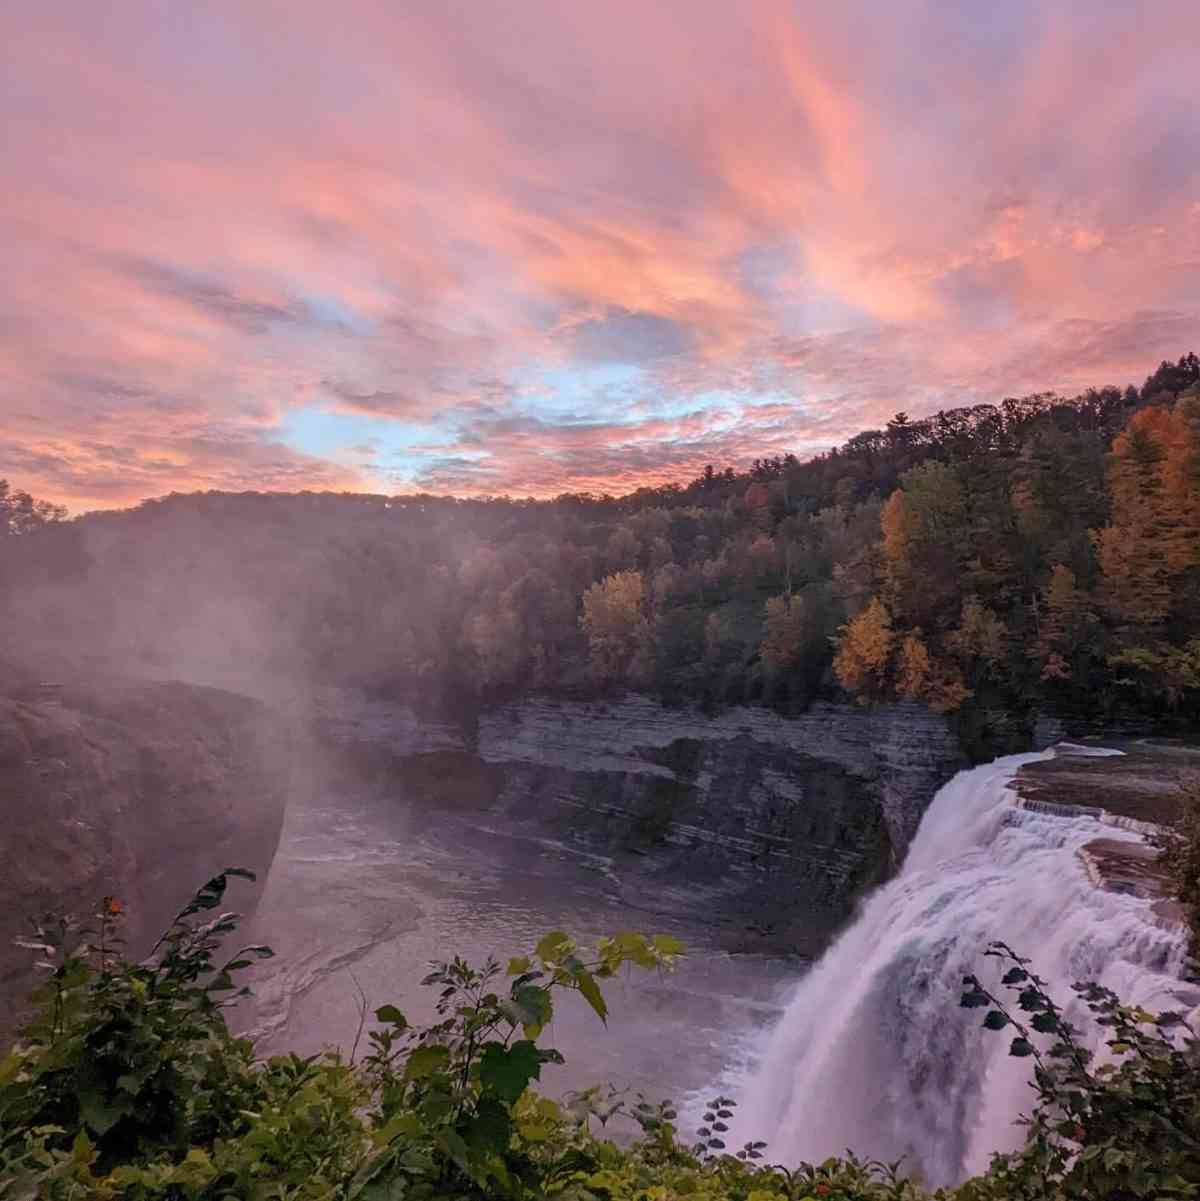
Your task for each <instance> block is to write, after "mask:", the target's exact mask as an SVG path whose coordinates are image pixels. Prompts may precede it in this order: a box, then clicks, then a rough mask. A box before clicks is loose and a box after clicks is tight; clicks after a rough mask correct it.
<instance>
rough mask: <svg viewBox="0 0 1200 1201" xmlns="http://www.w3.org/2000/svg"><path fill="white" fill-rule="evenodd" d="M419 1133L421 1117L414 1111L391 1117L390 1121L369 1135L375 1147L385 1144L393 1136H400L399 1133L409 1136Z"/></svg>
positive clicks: (393, 1137)
mask: <svg viewBox="0 0 1200 1201" xmlns="http://www.w3.org/2000/svg"><path fill="white" fill-rule="evenodd" d="M420 1133H421V1119H420V1118H419V1117H417V1115H416V1114H415V1113H402V1114H398V1115H397V1116H396V1117H394V1118H392V1119H391V1121H389V1122H387V1123H385V1124H384V1125H383V1126H380V1128H379V1129H378V1130H376V1131H375V1132H374V1133H373V1134H372V1135H371V1140H372V1142H374V1144H375V1145H376V1146H377V1147H383V1146H386V1145H387V1144H388V1143H390V1142H391V1141H392V1140H393V1139H395V1138H400V1137H401V1135H403V1136H405V1137H407V1138H411V1137H412V1136H413V1135H417V1134H420Z"/></svg>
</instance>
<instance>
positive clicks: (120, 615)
mask: <svg viewBox="0 0 1200 1201" xmlns="http://www.w3.org/2000/svg"><path fill="white" fill-rule="evenodd" d="M1198 389H1200V360H1198V359H1197V358H1196V356H1195V355H1187V356H1184V357H1183V358H1182V359H1180V360H1179V362H1178V363H1176V364H1170V363H1164V364H1163V365H1162V366H1161V367H1160V368H1159V370H1158V371H1156V372H1155V373H1154V374H1153V375H1152V376H1151V377H1150V378H1149V379H1147V381H1146V382H1145V384H1144V385H1143V386H1142V387H1141V388H1140V389H1135V388H1132V387H1130V388H1126V389H1124V390H1120V389H1116V388H1106V389H1103V390H1100V391H1091V392H1087V393H1085V394H1083V395H1080V396H1077V397H1074V398H1062V397H1058V396H1054V395H1049V394H1042V395H1036V396H1031V397H1026V398H1024V399H1019V400H1016V399H1012V400H1005V401H1004V402H1002V403H1000V404H997V405H980V406H975V407H972V408H969V409H950V410H946V411H943V412H939V413H938V414H936V415H935V416H933V417H929V418H926V419H923V420H910V419H909V418H907V417H906V416H905V415H904V414H898V415H897V416H896V417H895V418H894V419H893V420H892V421H891V422H889V423H888V425H887V427H886V428H885V429H882V430H870V431H866V432H864V433H862V434H859V435H857V436H856V437H854V438H852V439H851V440H850V441H849V442H847V443H846V444H845V445H844V446H843V447H841V448H839V449H837V450H835V451H832V452H830V453H829V454H826V455H822V456H820V457H818V458H816V459H813V460H811V461H808V462H799V461H798V460H796V459H795V458H793V457H791V456H786V457H783V458H776V459H770V460H765V461H760V462H757V463H755V464H754V466H753V467H752V468H751V470H750V471H748V472H743V473H737V472H734V471H733V470H732V469H728V470H724V471H718V470H716V469H712V468H710V469H708V470H707V471H706V472H705V473H704V474H703V475H702V476H701V477H700V478H698V479H696V480H694V481H693V482H692V483H690V484H688V485H687V486H678V487H676V486H672V487H665V488H658V489H647V490H642V491H639V492H637V493H634V494H632V495H628V496H623V497H609V496H594V495H564V496H561V497H559V498H558V499H556V500H554V501H548V502H534V501H519V500H512V499H508V498H498V499H492V500H482V501H479V500H470V501H460V500H455V499H453V498H446V497H433V496H398V497H385V496H372V495H358V494H327V493H323V494H316V493H300V494H274V493H242V494H225V493H205V494H194V495H171V496H168V497H166V498H164V499H162V500H157V501H150V502H146V503H144V504H142V505H141V506H139V507H138V508H136V509H133V510H129V511H124V512H106V513H95V514H90V515H88V516H85V517H82V518H80V519H77V520H75V521H72V522H64V521H62V520H61V519H60V518H59V515H57V514H54V513H52V512H51V513H47V514H44V515H43V516H44V520H42V521H41V522H40V523H39V522H37V521H33V520H32V519H30V520H27V521H26V523H25V525H24V526H22V527H21V528H17V527H16V524H15V522H14V523H12V525H13V533H15V534H16V535H17V536H15V537H14V536H9V537H6V538H4V539H3V542H2V543H0V549H2V550H3V554H4V556H5V559H4V568H5V569H4V570H0V603H2V604H3V605H4V606H5V608H6V610H7V614H8V617H7V621H8V628H9V630H10V631H14V632H16V631H19V632H20V639H19V641H20V643H21V645H22V647H23V648H24V651H25V653H26V656H27V657H28V658H31V659H33V660H35V661H45V660H46V659H47V658H49V659H51V660H58V661H69V660H70V658H71V656H73V655H77V654H79V653H83V652H84V651H85V650H86V653H87V654H89V655H91V656H93V657H94V658H96V659H98V660H100V661H104V662H108V663H110V664H111V663H117V664H120V665H121V666H122V667H123V668H128V669H131V670H135V671H139V672H144V673H147V674H151V675H160V676H168V677H183V678H190V679H195V680H201V681H204V682H211V683H224V684H229V685H231V686H236V687H238V688H239V689H242V690H247V691H252V692H254V691H258V692H262V691H264V690H266V689H275V690H277V689H279V688H280V687H283V688H285V689H287V690H291V689H293V688H294V687H295V686H298V685H299V684H300V683H303V682H309V681H319V682H326V683H339V684H350V685H355V686H364V687H367V688H370V689H375V690H379V691H382V692H385V693H387V694H389V695H393V696H396V697H403V698H405V699H409V700H412V701H415V702H417V703H419V704H427V705H431V706H435V707H440V708H449V709H451V710H452V711H453V712H455V713H456V714H458V715H459V716H465V717H466V718H468V719H469V717H470V714H471V713H472V712H473V711H476V710H478V708H479V707H481V706H487V705H490V704H492V703H495V702H497V701H503V700H511V699H514V698H517V697H520V696H521V695H524V694H527V693H529V692H539V693H545V694H557V695H561V696H570V697H598V696H600V697H602V696H604V695H607V694H610V693H613V692H618V691H621V690H625V689H634V690H638V691H644V692H648V693H651V694H656V695H657V696H658V697H660V698H661V699H663V700H665V701H667V702H668V703H671V702H673V701H675V700H677V699H680V698H688V699H691V700H696V701H699V702H701V703H703V704H706V705H712V706H719V705H725V704H737V703H762V704H767V705H771V706H775V707H777V708H779V709H781V710H783V711H785V712H795V711H798V710H801V709H803V708H805V707H806V706H808V705H809V704H810V703H811V702H812V701H813V700H814V699H818V698H822V699H838V698H841V699H844V698H845V697H846V695H847V694H850V695H853V696H856V697H858V698H859V699H861V700H864V701H872V700H876V699H894V698H915V699H918V700H921V701H923V702H924V703H926V704H928V705H930V706H932V707H933V708H935V709H939V710H941V711H946V712H953V713H956V714H957V715H958V717H957V719H958V721H959V723H960V726H961V728H962V730H963V733H964V736H965V738H966V741H967V742H968V743H970V744H972V745H975V744H978V749H979V751H980V753H984V752H986V751H987V750H988V749H989V747H990V746H991V744H990V743H989V742H988V741H987V737H986V736H987V735H988V734H989V731H990V736H991V738H992V742H993V743H994V744H995V745H996V746H999V745H1003V742H1004V731H1003V730H996V729H995V728H994V726H995V715H996V714H997V713H999V712H1001V711H1005V712H1008V713H1009V714H1010V715H1011V718H1010V720H1011V721H1012V722H1015V723H1016V724H1017V725H1018V726H1021V725H1022V724H1024V725H1028V724H1029V722H1030V721H1031V720H1032V715H1033V714H1034V713H1036V712H1038V711H1046V710H1049V711H1054V712H1056V713H1059V714H1063V715H1068V716H1069V715H1071V714H1087V715H1088V716H1090V717H1092V718H1116V717H1122V718H1127V719H1132V720H1134V721H1152V722H1159V723H1162V722H1164V721H1165V722H1181V721H1182V722H1186V721H1187V720H1189V719H1190V717H1191V716H1193V715H1194V713H1195V711H1196V704H1197V699H1198V697H1200V467H1198V464H1200V390H1198ZM11 507H12V506H11V500H10V508H11ZM13 511H14V512H15V509H14V510H13ZM23 512H25V513H26V517H28V514H29V507H28V506H26V507H25V510H23Z"/></svg>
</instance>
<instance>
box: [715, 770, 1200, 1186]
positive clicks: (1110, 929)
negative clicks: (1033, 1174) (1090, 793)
mask: <svg viewBox="0 0 1200 1201" xmlns="http://www.w3.org/2000/svg"><path fill="white" fill-rule="evenodd" d="M1071 753H1073V754H1075V753H1080V752H1079V749H1078V748H1071ZM1114 753H1115V752H1114ZM1050 754H1053V752H1045V753H1043V754H1027V755H1010V756H1007V757H1006V758H1003V759H998V760H996V761H995V762H994V763H990V764H987V765H985V766H982V767H977V768H974V769H972V770H970V771H964V772H960V773H959V774H958V775H957V776H956V777H955V778H954V779H953V780H951V781H950V782H949V783H948V784H947V785H946V786H945V787H944V788H942V789H941V790H940V791H939V792H938V793H937V795H936V796H935V798H934V800H933V802H932V804H931V805H930V807H929V809H928V810H927V811H926V814H925V816H924V819H923V820H922V822H921V827H920V829H919V830H918V832H917V836H916V838H915V840H914V841H913V844H912V847H911V849H910V851H909V855H908V859H907V861H906V862H905V864H904V867H903V869H902V871H901V872H900V874H899V875H898V876H897V877H896V878H895V879H894V880H892V881H891V882H890V883H888V884H887V885H885V886H884V887H883V888H881V889H879V890H878V891H877V892H876V893H875V894H873V895H872V896H871V897H870V898H869V899H868V900H867V902H866V903H865V904H864V906H863V907H862V909H861V911H860V913H859V916H858V917H857V919H856V920H855V922H854V923H853V925H852V926H850V927H849V928H848V929H847V930H846V931H845V932H844V933H843V934H842V935H841V937H840V938H839V939H838V940H837V942H836V943H835V944H834V945H833V946H832V947H831V948H830V949H829V951H828V952H826V954H825V956H824V957H823V958H822V959H821V960H820V961H819V962H818V963H817V964H816V965H814V967H813V968H812V970H811V971H810V972H809V973H808V974H807V975H806V976H805V977H804V978H803V979H802V980H801V981H800V982H799V984H798V985H797V986H796V988H795V990H794V992H793V994H792V996H791V997H790V999H789V1000H788V1002H787V1004H786V1007H785V1010H784V1014H783V1017H782V1018H781V1019H780V1021H779V1023H778V1024H777V1025H776V1027H775V1028H774V1029H773V1030H772V1031H770V1032H769V1033H768V1034H767V1035H765V1036H764V1039H763V1041H762V1043H761V1045H760V1046H759V1047H758V1048H756V1050H755V1054H754V1055H753V1056H752V1058H753V1060H754V1063H755V1066H754V1068H753V1069H752V1070H751V1072H750V1074H749V1076H748V1078H747V1080H746V1081H745V1084H744V1086H743V1087H742V1088H741V1089H738V1090H737V1092H738V1093H739V1094H740V1095H739V1110H738V1118H737V1122H736V1129H735V1131H734V1134H735V1136H738V1137H737V1141H736V1142H731V1144H730V1145H737V1144H738V1143H740V1142H741V1141H743V1137H744V1138H746V1139H748V1138H762V1139H765V1140H766V1141H767V1143H768V1147H769V1155H770V1157H771V1158H773V1159H775V1160H778V1161H782V1162H785V1163H794V1162H796V1161H799V1160H808V1161H820V1160H822V1159H824V1158H826V1157H828V1156H830V1155H836V1154H840V1153H844V1152H845V1151H846V1150H847V1149H848V1148H849V1149H852V1150H854V1151H855V1152H856V1153H858V1154H860V1155H867V1156H870V1157H871V1158H876V1159H883V1160H894V1159H898V1158H900V1157H901V1156H904V1157H905V1164H906V1166H907V1168H908V1169H909V1170H910V1171H912V1170H918V1171H920V1172H921V1173H922V1174H923V1176H924V1178H925V1179H926V1181H927V1182H929V1183H930V1184H934V1185H939V1184H949V1183H954V1182H957V1181H958V1180H960V1179H961V1178H963V1177H964V1176H966V1175H969V1174H971V1173H974V1172H978V1171H982V1170H983V1169H985V1168H986V1166H987V1163H988V1160H989V1158H990V1156H991V1153H992V1152H993V1151H997V1150H1011V1149H1015V1148H1016V1147H1017V1146H1019V1145H1020V1142H1021V1128H1020V1127H1019V1126H1017V1125H1016V1124H1015V1123H1016V1120H1017V1118H1018V1117H1019V1116H1020V1115H1021V1113H1023V1112H1026V1111H1028V1110H1029V1108H1031V1106H1032V1103H1033V1101H1034V1092H1033V1089H1032V1087H1031V1086H1030V1084H1029V1078H1030V1075H1031V1071H1030V1067H1029V1061H1028V1060H1024V1059H1012V1058H1010V1057H1009V1056H1008V1053H1007V1052H1008V1043H1009V1039H1007V1038H1005V1037H1004V1036H1003V1035H995V1034H992V1033H990V1032H987V1031H984V1030H982V1029H980V1027H979V1020H978V1015H977V1014H975V1013H974V1012H972V1011H966V1010H961V1009H959V1008H958V998H959V996H960V994H961V992H962V987H961V986H962V977H963V976H964V975H966V974H968V973H971V972H975V973H977V974H978V975H979V976H980V979H981V980H983V981H985V983H990V977H989V974H988V973H989V971H990V970H991V964H992V961H990V960H985V959H984V958H983V957H982V951H983V948H984V947H985V945H986V944H987V943H988V942H990V941H992V940H994V939H1003V940H1004V941H1006V942H1008V943H1009V944H1010V945H1011V946H1013V947H1014V948H1015V949H1016V950H1017V951H1018V953H1020V954H1022V955H1026V956H1029V957H1031V958H1032V959H1033V960H1034V963H1033V967H1034V970H1035V971H1037V973H1038V974H1039V975H1041V976H1043V977H1044V978H1046V979H1047V980H1048V981H1049V983H1050V985H1051V991H1052V992H1053V993H1054V994H1055V996H1056V998H1057V999H1058V1000H1059V1001H1060V1003H1064V1004H1065V1003H1066V1002H1067V1001H1068V1000H1069V999H1071V998H1072V995H1073V994H1072V993H1071V991H1070V985H1071V983H1072V982H1074V981H1077V980H1096V981H1099V982H1101V983H1103V984H1105V985H1107V986H1109V987H1111V988H1113V989H1115V990H1116V991H1117V992H1118V993H1119V994H1120V995H1121V996H1122V997H1123V998H1124V999H1126V1000H1129V1001H1136V1002H1138V1003H1140V1004H1143V1005H1145V1006H1147V1007H1148V1008H1150V1009H1152V1010H1156V1009H1168V1008H1178V1007H1179V1006H1180V1000H1179V998H1180V996H1181V995H1182V993H1181V985H1180V982H1179V979H1178V972H1179V970H1180V968H1181V967H1182V963H1183V958H1184V953H1185V943H1186V940H1185V936H1184V934H1183V932H1182V930H1180V929H1178V928H1174V927H1169V926H1167V925H1165V924H1159V923H1157V922H1156V919H1155V917H1154V915H1153V913H1152V912H1151V909H1150V903H1149V902H1147V901H1145V900H1139V899H1137V898H1135V897H1131V896H1121V895H1117V894H1115V893H1110V892H1103V891H1100V890H1098V889H1097V888H1096V887H1095V886H1094V885H1093V884H1092V883H1091V882H1090V881H1089V880H1088V878H1087V876H1086V874H1085V871H1084V869H1083V866H1082V864H1081V863H1080V861H1079V859H1078V857H1077V855H1076V852H1077V851H1078V849H1079V848H1080V847H1082V846H1083V845H1084V844H1086V843H1087V842H1089V841H1090V840H1091V839H1093V838H1096V837H1098V836H1100V835H1101V834H1103V836H1104V837H1105V838H1114V837H1115V838H1121V839H1128V840H1132V841H1138V840H1139V835H1138V834H1137V833H1136V832H1134V831H1121V830H1114V828H1113V827H1111V826H1101V825H1100V824H1099V823H1098V822H1097V821H1096V820H1095V819H1094V818H1092V817H1087V816H1083V817H1074V818H1067V819H1064V818H1062V817H1053V816H1048V815H1045V814H1041V813H1038V812H1034V811H1030V810H1026V809H1021V808H1018V807H1016V806H1014V805H1013V803H1012V802H1013V793H1012V791H1011V789H1010V787H1009V784H1010V782H1011V780H1012V778H1013V776H1014V774H1015V773H1016V771H1017V769H1018V768H1019V767H1020V766H1021V765H1022V764H1023V763H1028V762H1032V761H1033V760H1036V759H1040V758H1045V757H1047V756H1048V755H1050ZM1069 1012H1070V1016H1071V1017H1072V1019H1073V1020H1076V1021H1079V1020H1080V1015H1079V1014H1078V1013H1076V1012H1073V1011H1069ZM1085 1012H1086V1011H1085ZM1094 1041H1095V1042H1096V1043H1097V1044H1099V1043H1100V1042H1101V1040H1100V1039H1099V1037H1098V1036H1097V1037H1096V1038H1095V1040H1094Z"/></svg>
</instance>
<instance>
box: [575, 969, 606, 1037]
mask: <svg viewBox="0 0 1200 1201" xmlns="http://www.w3.org/2000/svg"><path fill="white" fill-rule="evenodd" d="M575 982H576V984H578V985H579V991H580V992H581V993H582V994H583V999H584V1000H585V1001H586V1002H587V1003H588V1004H589V1005H590V1006H591V1007H592V1008H593V1009H594V1010H595V1011H596V1015H597V1016H598V1017H599V1019H600V1020H601V1021H602V1022H604V1023H605V1025H607V1024H608V1005H607V1004H606V1003H605V1000H604V994H603V993H602V992H601V991H600V986H599V985H598V984H597V983H596V980H595V977H594V976H593V975H592V973H591V972H589V971H587V970H586V969H585V970H583V971H580V972H579V974H578V975H577V976H576V977H575Z"/></svg>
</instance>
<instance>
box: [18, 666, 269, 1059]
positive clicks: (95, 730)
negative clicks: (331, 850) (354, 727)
mask: <svg viewBox="0 0 1200 1201" xmlns="http://www.w3.org/2000/svg"><path fill="white" fill-rule="evenodd" d="M56 694H57V695H56ZM286 742H287V739H286V736H285V734H284V732H283V730H282V728H281V726H280V725H279V724H278V723H277V722H276V721H275V720H274V719H272V718H271V717H269V716H268V714H267V711H266V710H265V709H264V708H263V707H262V706H261V705H259V704H257V703H256V702H254V701H251V700H248V699H246V698H245V697H240V696H236V695H234V694H232V693H227V692H221V691H218V690H216V689H211V688H197V687H194V686H191V685H186V684H177V683H170V684H164V683H156V684H148V683H133V682H117V681H111V680H109V681H105V682H91V683H87V684H76V685H67V686H63V687H62V688H61V690H60V689H57V688H47V687H42V688H40V689H33V690H31V689H29V688H28V687H27V686H26V687H24V688H20V687H16V688H13V689H11V690H10V691H9V693H8V694H7V695H0V862H2V863H3V865H4V885H5V887H4V893H5V898H4V906H3V908H2V909H0V1005H3V1006H4V1009H5V1011H7V1010H8V1009H9V1007H10V1004H11V1002H13V1001H14V1000H15V998H17V997H18V996H20V995H21V994H22V993H23V992H24V990H25V989H26V988H27V987H28V985H29V982H30V966H29V961H30V958H31V957H30V955H29V953H28V952H26V951H23V950H20V949H18V948H15V947H14V946H13V939H14V937H16V936H17V935H18V934H20V933H21V932H22V931H23V930H27V929H28V923H29V919H30V918H31V917H32V916H34V915H38V914H42V913H45V912H47V911H54V912H72V913H79V912H85V913H86V912H89V911H90V907H91V906H92V905H93V903H94V902H95V901H96V900H97V899H98V898H99V897H101V896H104V895H112V896H115V897H118V898H120V899H121V900H122V901H123V902H125V903H126V904H127V906H128V912H129V918H128V921H129V928H128V930H127V932H126V933H127V935H128V937H129V941H130V949H131V951H132V952H133V953H134V954H138V953H142V952H144V951H145V949H146V948H147V945H148V943H149V942H150V941H152V940H153V938H154V937H155V936H156V934H157V933H158V932H159V930H160V929H161V928H162V926H163V925H164V924H165V923H166V922H168V921H169V920H170V917H171V915H172V914H173V913H174V912H176V911H177V909H178V907H179V906H180V905H181V904H182V903H184V902H185V901H186V899H187V897H188V896H189V895H190V893H191V892H192V891H193V890H194V889H195V887H196V886H197V885H198V884H199V883H202V882H203V881H204V880H205V879H207V878H208V877H209V876H210V875H212V874H213V873H214V872H215V871H219V870H220V869H221V868H224V867H227V866H233V865H237V866H245V867H249V868H251V869H253V870H255V871H257V872H258V873H259V874H260V883H261V878H262V876H263V875H265V872H266V870H267V869H268V868H269V866H270V863H271V859H272V857H273V856H274V853H275V847H276V844H277V842H278V838H279V830H280V826H281V824H282V820H283V812H284V805H285V799H286V794H287V785H288V766H287V765H288V756H287V754H286V751H287V746H286ZM256 896H257V891H253V892H252V891H251V890H249V889H246V890H244V891H241V890H239V891H238V893H237V894H236V895H234V896H233V898H232V904H233V905H234V906H235V907H237V908H240V909H245V908H247V907H250V906H252V905H253V903H254V901H255V899H256ZM4 1024H6V1022H5V1019H0V1027H2V1026H3V1025H4ZM7 1024H11V1023H7ZM3 1033H4V1031H3V1029H0V1035H2V1034H3Z"/></svg>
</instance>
